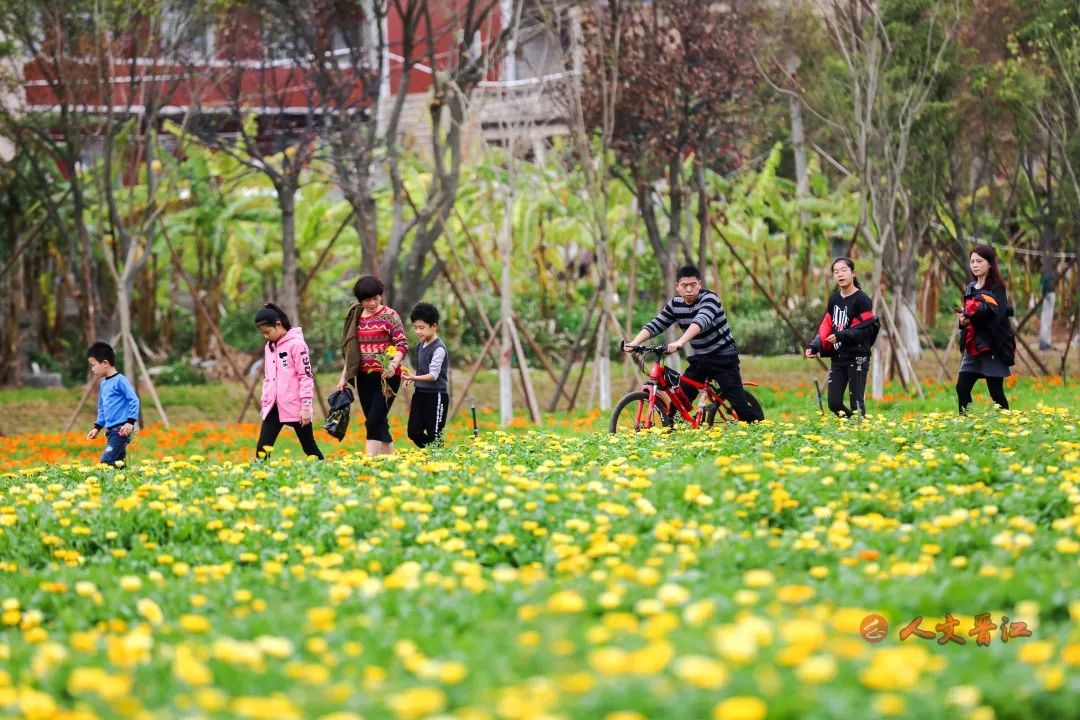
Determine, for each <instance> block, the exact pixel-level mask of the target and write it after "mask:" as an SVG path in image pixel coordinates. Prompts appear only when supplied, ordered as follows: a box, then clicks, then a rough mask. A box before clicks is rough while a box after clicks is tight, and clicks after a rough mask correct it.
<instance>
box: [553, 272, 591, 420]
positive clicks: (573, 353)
mask: <svg viewBox="0 0 1080 720" xmlns="http://www.w3.org/2000/svg"><path fill="white" fill-rule="evenodd" d="M599 300H600V294H599V293H597V294H596V295H593V299H592V300H591V301H590V302H589V307H588V308H587V309H586V310H585V316H584V317H583V318H582V320H581V326H580V327H579V328H578V331H577V336H576V337H575V338H574V342H573V343H572V344H571V345H570V357H569V358H567V361H566V364H565V365H564V366H563V372H562V376H561V377H560V378H559V382H558V384H557V385H556V387H555V394H554V395H553V396H552V398H551V402H550V403H548V412H555V408H556V407H558V405H559V395H562V394H564V393H563V387H564V386H565V385H566V381H567V380H569V379H570V373H571V372H573V368H574V363H575V362H577V355H578V349H579V347H580V346H581V341H582V340H583V339H584V338H585V333H586V332H588V330H589V324H590V322H591V321H592V315H593V312H594V311H595V310H596V304H597V302H598V301H599ZM578 384H579V385H580V384H581V381H580V380H578ZM576 399H577V391H576V390H575V391H574V393H573V394H572V395H571V396H570V406H569V407H568V408H567V410H572V409H573V408H574V403H575V401H576Z"/></svg>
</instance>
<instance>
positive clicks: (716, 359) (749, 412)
mask: <svg viewBox="0 0 1080 720" xmlns="http://www.w3.org/2000/svg"><path fill="white" fill-rule="evenodd" d="M688 362H689V363H690V366H689V367H688V368H686V372H684V373H683V377H684V378H690V379H691V380H694V381H696V382H698V383H704V382H707V381H709V380H715V381H716V383H717V384H718V385H719V386H720V392H721V394H722V395H723V396H724V397H725V398H726V399H727V401H728V402H729V403H731V407H732V408H733V409H734V410H735V413H736V414H737V415H738V416H739V420H740V421H742V422H756V421H758V420H764V419H765V416H764V415H762V413H761V412H759V411H758V410H757V409H756V408H754V406H753V405H751V404H750V401H749V400H747V399H746V391H745V390H743V384H742V374H740V373H739V356H738V355H720V356H711V355H706V356H704V357H700V356H697V355H691V356H690V358H689V360H688ZM679 386H680V387H681V388H682V389H683V392H684V393H686V397H687V399H688V400H689V401H690V402H691V403H693V402H694V398H695V397H697V394H698V391H697V389H696V388H693V387H691V386H690V385H688V384H687V383H685V382H683V383H679Z"/></svg>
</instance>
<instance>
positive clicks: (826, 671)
mask: <svg viewBox="0 0 1080 720" xmlns="http://www.w3.org/2000/svg"><path fill="white" fill-rule="evenodd" d="M795 675H796V676H797V677H798V678H799V679H800V680H802V681H803V682H806V683H811V684H814V685H819V684H821V683H825V682H828V681H830V680H832V679H833V678H834V677H836V660H834V659H833V658H832V657H830V656H829V655H814V656H812V657H810V658H807V659H806V661H805V662H803V663H802V664H801V665H799V666H798V667H797V668H795Z"/></svg>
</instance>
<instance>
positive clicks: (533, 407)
mask: <svg viewBox="0 0 1080 720" xmlns="http://www.w3.org/2000/svg"><path fill="white" fill-rule="evenodd" d="M510 339H511V340H512V341H513V343H514V354H515V355H516V356H517V361H518V373H519V374H520V375H521V384H522V387H523V388H524V390H525V402H526V404H528V406H529V414H530V415H531V416H532V420H533V422H534V423H536V425H538V426H539V425H543V424H544V418H543V417H541V416H540V405H539V403H537V402H536V392H535V391H534V390H533V384H532V378H531V377H529V365H528V363H526V362H525V351H524V350H523V349H522V347H521V338H520V337H518V331H517V325H516V323H514V321H513V319H512V318H511V320H510Z"/></svg>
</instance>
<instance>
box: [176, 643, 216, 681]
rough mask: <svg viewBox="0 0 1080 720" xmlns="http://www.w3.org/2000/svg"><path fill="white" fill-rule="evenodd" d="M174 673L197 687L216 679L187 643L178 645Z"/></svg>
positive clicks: (178, 677)
mask: <svg viewBox="0 0 1080 720" xmlns="http://www.w3.org/2000/svg"><path fill="white" fill-rule="evenodd" d="M173 675H175V676H176V677H177V679H179V680H180V681H181V682H184V683H187V684H188V685H192V686H195V687H198V686H201V685H209V684H210V683H211V682H213V680H214V676H213V674H212V673H211V672H210V668H208V667H207V666H206V665H205V664H204V663H202V662H200V661H199V659H198V658H197V657H195V653H194V652H193V651H192V649H191V648H190V647H188V646H187V645H178V646H177V647H176V656H175V657H174V658H173Z"/></svg>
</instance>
